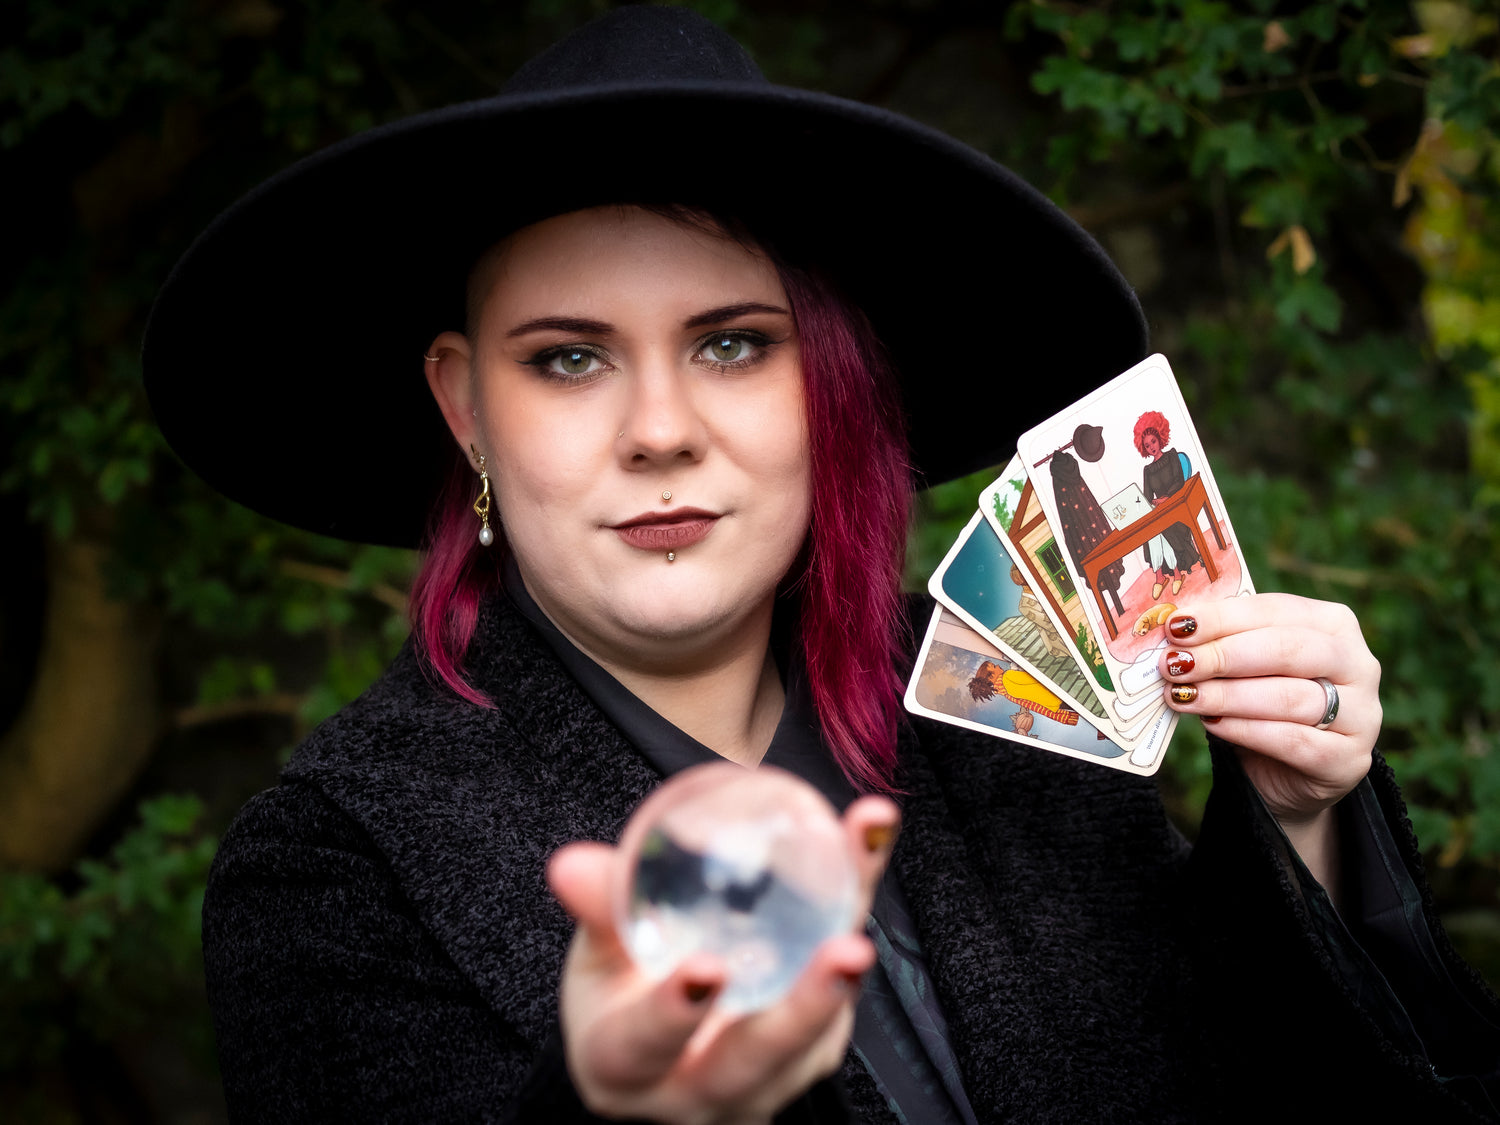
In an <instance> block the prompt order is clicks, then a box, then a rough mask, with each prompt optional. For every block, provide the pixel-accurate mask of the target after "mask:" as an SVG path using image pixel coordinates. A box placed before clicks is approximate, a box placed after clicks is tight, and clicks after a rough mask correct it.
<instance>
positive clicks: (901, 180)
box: [143, 82, 1147, 546]
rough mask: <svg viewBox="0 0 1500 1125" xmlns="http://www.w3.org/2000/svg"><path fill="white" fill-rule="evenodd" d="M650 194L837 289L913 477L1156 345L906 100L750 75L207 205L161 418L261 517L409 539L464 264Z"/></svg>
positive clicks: (1058, 226)
mask: <svg viewBox="0 0 1500 1125" xmlns="http://www.w3.org/2000/svg"><path fill="white" fill-rule="evenodd" d="M648 200H649V201H659V202H668V201H670V202H678V203H685V204H700V205H705V206H710V207H716V208H721V209H725V210H727V211H729V212H730V213H734V214H737V215H742V216H744V217H745V218H746V219H747V220H748V221H749V223H750V224H751V226H752V227H756V228H763V229H767V230H771V231H774V232H775V241H776V244H777V246H778V249H780V250H781V251H782V252H783V253H785V254H788V255H789V256H790V257H792V258H794V259H795V260H799V261H804V262H811V263H816V264H817V265H818V266H819V267H820V268H821V269H823V270H824V271H826V272H827V273H828V274H830V275H831V276H832V277H833V278H834V279H835V280H836V281H837V282H838V283H839V284H840V285H841V286H842V287H843V289H844V290H845V292H846V294H847V295H848V296H849V297H850V298H851V299H852V300H853V301H855V302H856V303H857V304H858V305H859V306H860V307H861V308H863V309H864V310H865V312H866V314H867V315H868V316H869V317H870V319H871V321H872V323H873V324H874V326H875V328H876V331H877V332H878V333H879V334H880V336H881V338H882V339H883V340H884V342H885V344H886V346H887V348H888V349H889V351H890V353H891V356H892V357H893V359H894V362H895V364H896V367H897V370H898V371H899V373H900V377H901V382H902V386H903V390H904V396H905V405H906V409H907V414H908V418H909V425H910V436H911V441H912V447H913V454H914V458H915V462H916V465H917V467H918V469H919V471H920V473H921V474H922V478H923V482H924V483H927V484H933V483H938V482H940V481H944V480H948V479H951V478H953V477H956V476H960V475H963V474H964V473H967V472H972V471H974V470H976V469H979V468H982V467H985V466H987V465H992V464H996V463H998V462H1000V461H1002V460H1005V459H1007V458H1008V457H1009V455H1010V453H1011V451H1012V450H1013V449H1014V440H1015V436H1016V435H1017V434H1019V433H1021V432H1022V431H1024V430H1026V429H1028V428H1030V427H1031V426H1032V425H1034V424H1036V423H1038V422H1040V421H1042V420H1043V419H1045V418H1046V417H1048V416H1050V415H1051V414H1052V413H1055V412H1056V411H1057V410H1058V409H1060V408H1062V407H1063V406H1065V405H1067V404H1068V403H1069V402H1071V401H1072V400H1074V399H1076V398H1078V397H1080V396H1081V395H1082V394H1083V393H1084V392H1086V391H1088V390H1090V389H1092V388H1093V387H1094V386H1096V385H1098V384H1099V383H1100V382H1103V381H1104V380H1106V379H1108V378H1111V377H1112V376H1114V375H1116V374H1118V373H1119V372H1121V371H1124V370H1125V369H1127V368H1128V367H1130V366H1131V365H1133V364H1134V363H1136V362H1137V361H1138V360H1140V359H1141V358H1142V357H1143V356H1144V355H1145V354H1146V351H1147V346H1146V345H1147V337H1146V327H1145V321H1144V317H1143V316H1142V314H1141V310H1140V306H1139V304H1138V303H1137V301H1136V299H1135V296H1134V293H1133V292H1132V291H1131V289H1130V287H1129V285H1128V284H1127V283H1126V282H1125V281H1124V279H1123V278H1122V277H1121V276H1120V274H1119V272H1118V270H1116V268H1115V267H1114V265H1113V263H1112V262H1110V260H1109V258H1108V256H1107V255H1106V254H1105V253H1104V252H1103V251H1102V250H1101V249H1100V248H1099V246H1098V245H1097V244H1096V243H1095V242H1094V241H1093V239H1092V238H1090V237H1089V236H1088V235H1087V234H1086V233H1085V232H1084V231H1083V230H1082V229H1081V228H1080V227H1079V226H1078V225H1077V224H1076V223H1074V222H1073V221H1072V220H1071V219H1070V218H1068V217H1067V215H1066V214H1064V213H1063V212H1062V211H1061V210H1060V209H1058V208H1057V207H1056V206H1055V205H1053V204H1052V203H1051V202H1050V201H1049V200H1047V199H1046V198H1045V197H1044V196H1042V195H1041V194H1040V193H1038V192H1037V191H1036V190H1035V189H1034V188H1032V187H1031V186H1030V185H1028V184H1027V183H1025V182H1024V181H1023V180H1021V179H1020V178H1019V177H1017V176H1016V175H1014V174H1013V173H1011V172H1010V171H1008V170H1007V169H1005V168H1003V167H1001V166H1000V165H998V164H996V163H994V162H993V161H991V160H989V159H987V158H986V157H984V156H983V155H981V154H980V153H978V152H976V151H974V150H973V149H971V148H969V147H967V146H966V145H963V144H961V143H960V142H958V141H955V140H953V139H952V138H950V137H947V136H946V135H944V134H942V133H939V132H937V131H935V130H933V129H929V128H926V127H925V126H922V125H920V124H918V123H916V122H913V121H911V120H909V119H907V118H904V117H901V116H899V115H897V114H894V113H890V112H888V111H885V110H881V109H878V108H875V107H872V106H866V105H862V104H860V103H856V102H850V101H846V100H844V99H841V98H835V97H832V96H830V95H825V94H818V93H813V92H810V91H801V90H792V89H787V88H783V87H777V86H770V85H767V84H763V83H751V82H744V83H723V82H712V83H707V82H705V83H696V82H695V83H654V84H652V85H650V86H639V87H637V86H615V87H602V88H595V89H592V90H581V91H579V90H573V91H568V92H563V93H544V94H530V95H521V96H514V95H513V96H504V95H502V96H501V97H497V98H491V99H487V100H484V101H479V102H470V103H465V104H462V105H456V106H450V107H448V108H445V109H441V110H437V111H434V112H431V113H426V114H422V115H419V116H416V117H412V118H408V119H405V120H403V121H398V122H395V123H392V124H391V125H387V126H383V127H380V128H377V129H373V130H370V131H369V132H366V133H362V134H360V135H358V136H355V137H353V138H350V139H349V140H347V141H344V142H342V143H340V144H338V145H334V146H331V147H330V148H328V149H326V150H324V151H323V152H321V153H318V154H316V155H314V156H312V157H309V158H308V159H306V160H304V161H302V162H300V163H298V164H296V165H294V166H293V167H291V168H289V169H287V170H286V171H285V172H283V173H281V174H280V175H278V176H276V177H275V178H273V179H271V180H269V181H267V182H266V183H265V184H263V185H261V186H260V187H259V188H257V189H256V190H254V191H252V192H251V193H250V194H248V195H246V196H245V197H244V198H243V199H241V200H240V201H239V202H237V203H236V204H234V205H233V206H232V207H230V208H229V210H227V211H226V212H225V213H224V214H223V215H221V216H220V217H219V218H218V219H217V220H216V221H215V222H214V224H213V225H212V226H211V227H210V228H209V229H208V230H207V231H205V232H204V233H203V235H202V236H201V237H200V238H199V239H198V240H197V241H196V242H195V243H194V244H193V246H192V247H191V249H190V250H189V251H188V252H187V254H186V255H184V257H183V258H182V260H181V261H180V262H179V263H178V264H177V267H176V268H175V269H174V271H173V272H172V274H171V276H170V277H169V278H168V280H167V283H166V284H165V286H164V287H163V289H162V291H161V294H160V295H159V297H158V299H157V303H156V306H155V308H154V309H153V312H152V316H151V320H150V323H149V325H148V328H147V333H146V341H145V352H144V357H143V361H144V370H145V378H146V388H147V392H148V394H149V396H150V400H151V403H152V407H153V410H154V411H155V413H156V417H157V421H158V423H159V425H160V426H161V429H162V432H163V434H164V435H165V436H166V438H167V441H168V443H169V444H170V445H171V446H172V448H173V449H174V450H175V451H176V452H177V453H178V455H179V456H181V457H182V459H183V460H184V461H185V462H186V463H187V464H188V465H189V466H191V467H192V468H193V469H194V470H195V471H197V472H198V473H199V474H200V475H201V476H202V477H203V478H204V479H205V480H206V481H207V482H208V483H209V484H210V485H212V486H213V487H214V488H216V489H218V490H219V491H221V492H223V493H224V494H225V495H227V496H229V497H230V498H232V499H234V500H236V501H238V502H240V503H242V504H244V505H246V506H248V507H250V508H253V509H255V510H256V511H259V512H262V513H264V514H266V515H268V516H271V517H273V518H275V519H277V520H281V521H283V522H285V523H288V524H292V525H294V526H297V527H301V528H306V529H308V530H312V531H316V532H320V533H322V534H326V535H333V536H337V537H340V538H344V539H352V540H356V541H360V542H368V543H380V544H390V545H396V546H414V545H417V544H418V543H419V542H420V540H421V537H422V534H423V531H424V527H425V523H426V520H427V516H428V510H429V508H430V507H431V504H432V502H433V499H434V498H435V496H436V495H437V493H438V490H439V487H440V485H441V482H442V477H443V474H444V472H445V471H446V469H447V466H448V465H449V464H450V462H451V457H452V454H451V441H452V438H451V436H450V435H449V433H448V430H447V428H446V426H445V425H444V423H443V420H442V418H441V415H440V414H439V413H438V411H437V408H436V406H435V405H434V404H433V402H432V399H431V396H430V394H429V393H428V390H427V386H426V382H425V380H424V378H423V369H422V359H421V357H422V353H423V352H424V350H425V349H426V347H427V346H428V345H429V344H430V343H431V341H432V339H433V338H434V337H435V336H436V335H437V334H438V333H440V332H442V331H445V330H450V329H453V330H461V329H462V328H463V320H464V300H465V292H464V290H465V284H466V279H467V274H468V271H469V268H470V267H471V266H472V264H473V262H474V260H475V259H476V258H477V256H478V255H479V254H480V253H481V252H482V251H483V250H484V249H485V248H486V247H488V246H490V245H493V243H494V242H496V241H497V240H498V239H500V238H502V237H504V236H505V235H506V234H508V233H510V232H512V231H515V230H518V229H520V228H521V227H523V226H526V225H528V224H530V223H533V222H536V221H539V220H540V219H543V218H546V217H549V216H552V215H557V214H563V213H566V212H569V211H574V210H579V209H581V208H585V207H590V206H596V205H599V204H603V203H609V202H618V201H648Z"/></svg>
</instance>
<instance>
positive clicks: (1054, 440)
mask: <svg viewBox="0 0 1500 1125" xmlns="http://www.w3.org/2000/svg"><path fill="white" fill-rule="evenodd" d="M1019 452H1020V456H1021V460H1022V463H1023V464H1024V465H1025V468H1026V472H1027V474H1028V476H1029V477H1030V479H1031V482H1032V485H1033V486H1034V488H1035V491H1036V496H1037V499H1038V500H1039V502H1040V503H1041V506H1042V510H1043V512H1045V513H1046V516H1047V520H1048V522H1049V523H1050V524H1051V525H1052V527H1054V528H1056V529H1058V530H1059V531H1060V532H1061V533H1062V534H1061V537H1060V539H1059V540H1058V542H1059V544H1060V546H1061V548H1062V555H1063V562H1064V563H1065V564H1066V566H1067V569H1068V575H1069V577H1070V578H1071V579H1072V581H1073V584H1074V587H1075V588H1076V590H1077V591H1078V594H1079V601H1080V602H1081V604H1082V608H1083V612H1084V615H1085V617H1086V618H1087V620H1088V622H1089V625H1090V626H1091V627H1092V628H1093V631H1094V636H1095V637H1096V638H1097V639H1098V641H1099V642H1100V644H1101V651H1102V653H1103V656H1104V662H1105V667H1106V669H1107V670H1108V672H1109V675H1110V678H1111V680H1112V682H1113V684H1114V687H1115V692H1116V694H1117V695H1123V696H1125V697H1126V698H1127V699H1133V698H1136V697H1137V696H1139V695H1141V694H1144V693H1145V692H1147V691H1159V688H1160V674H1159V673H1158V671H1157V658H1158V655H1159V654H1160V652H1161V651H1162V649H1164V648H1165V647H1166V646H1167V644H1168V638H1167V634H1166V628H1165V625H1166V621H1167V619H1168V617H1169V616H1170V615H1171V613H1172V611H1173V610H1174V609H1176V607H1177V605H1178V604H1180V603H1184V602H1187V601H1190V600H1191V601H1203V600H1205V599H1212V598H1226V597H1235V596H1237V595H1240V594H1248V593H1251V592H1252V591H1253V586H1252V585H1251V582H1250V572H1249V569H1248V568H1247V567H1246V566H1245V559H1244V556H1243V554H1241V552H1240V548H1239V544H1238V541H1237V540H1236V538H1235V535H1234V530H1233V528H1231V527H1230V524H1229V517H1228V514H1227V513H1226V512H1225V510H1224V500H1223V498H1222V497H1221V496H1220V495H1219V489H1218V485H1217V484H1216V483H1215V482H1214V477H1213V472H1212V470H1211V469H1210V468H1209V465H1208V458H1207V457H1206V456H1204V453H1203V447H1202V445H1201V444H1200V443H1199V440H1198V434H1197V432H1196V431H1195V430H1194V428H1193V423H1192V419H1191V418H1190V417H1189V416H1188V411H1187V406H1186V405H1185V404H1184V402H1183V400H1182V394H1181V392H1180V391H1179V390H1178V388H1177V381H1176V379H1175V378H1174V377H1173V375H1172V369H1171V367H1170V366H1169V365H1168V363H1167V361H1166V358H1165V357H1164V356H1161V355H1153V356H1151V357H1150V358H1149V359H1146V360H1143V361H1142V362H1141V363H1138V364H1137V365H1136V366H1134V367H1132V368H1131V369H1130V370H1129V371H1127V372H1125V373H1124V374H1123V375H1121V376H1119V377H1118V378H1116V379H1113V380H1111V381H1110V382H1108V383H1106V384H1105V385H1104V386H1102V387H1100V388H1099V389H1098V390H1097V391H1095V392H1094V393H1093V394H1091V395H1089V396H1087V397H1086V398H1083V399H1081V400H1080V401H1078V402H1077V403H1075V404H1073V405H1072V406H1070V407H1068V408H1067V409H1066V410H1064V411H1062V412H1060V413H1059V414H1056V415H1054V416H1053V417H1052V418H1050V419H1048V420H1047V421H1046V422H1043V423H1042V424H1041V425H1039V426H1037V427H1036V428H1035V429H1032V430H1029V431H1027V432H1026V433H1025V434H1023V435H1021V440H1020V443H1019Z"/></svg>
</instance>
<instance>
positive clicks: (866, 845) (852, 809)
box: [844, 797, 901, 916]
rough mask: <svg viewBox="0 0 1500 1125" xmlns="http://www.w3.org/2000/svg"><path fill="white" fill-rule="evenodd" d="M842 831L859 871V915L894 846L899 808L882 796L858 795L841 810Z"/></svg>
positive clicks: (877, 881)
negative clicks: (857, 797) (845, 808)
mask: <svg viewBox="0 0 1500 1125" xmlns="http://www.w3.org/2000/svg"><path fill="white" fill-rule="evenodd" d="M844 831H845V833H846V834H847V836H848V837H849V854H850V855H852V856H853V857H854V864H855V869H856V870H857V871H858V872H859V903H860V904H861V905H860V911H859V913H860V915H861V916H863V915H864V914H865V913H866V912H868V910H869V907H870V903H871V901H872V900H873V899H874V897H875V888H876V887H877V886H878V885H879V884H880V879H881V876H882V875H884V874H885V869H886V865H887V864H888V863H889V862H890V859H891V853H892V852H893V851H894V850H895V847H896V837H897V835H898V834H899V833H900V831H901V810H900V809H898V808H897V807H896V803H895V802H894V801H891V800H889V799H887V798H885V797H861V798H860V799H859V800H857V801H855V802H854V803H853V804H851V805H850V806H849V808H848V809H847V810H846V811H845V812H844Z"/></svg>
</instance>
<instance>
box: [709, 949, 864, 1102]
mask: <svg viewBox="0 0 1500 1125" xmlns="http://www.w3.org/2000/svg"><path fill="white" fill-rule="evenodd" d="M874 963H875V946H874V945H873V944H872V943H871V942H870V940H869V939H868V938H865V937H860V936H856V935H854V934H844V935H840V936H839V937H834V938H829V939H828V940H827V941H825V942H824V943H823V944H822V945H820V946H819V947H818V950H817V952H816V953H815V954H814V955H813V959H812V961H811V962H810V963H809V964H808V966H807V968H806V969H804V970H803V972H802V974H801V975H800V976H799V977H798V978H797V981H796V983H795V984H793V985H792V989H791V991H790V992H788V993H787V995H786V996H785V998H783V999H782V1000H781V1001H780V1002H779V1003H777V1004H775V1005H773V1006H771V1007H770V1008H767V1009H766V1010H765V1011H762V1012H756V1013H754V1014H752V1015H748V1016H746V1017H745V1018H744V1019H742V1020H739V1021H737V1022H735V1023H733V1024H730V1025H729V1026H728V1027H726V1028H725V1029H724V1031H723V1032H722V1034H720V1035H719V1036H718V1037H716V1038H715V1039H714V1040H713V1042H712V1043H711V1045H710V1046H709V1047H708V1049H707V1050H706V1052H705V1055H704V1057H703V1059H702V1063H703V1065H704V1067H705V1068H707V1069H710V1070H713V1071H714V1072H715V1073H716V1074H717V1076H718V1079H717V1081H716V1086H717V1093H718V1094H719V1096H721V1097H724V1098H725V1099H726V1100H728V1101H736V1100H739V1099H741V1098H745V1097H748V1096H750V1095H752V1094H754V1093H757V1092H758V1091H759V1088H760V1087H762V1086H763V1085H764V1084H765V1083H766V1082H767V1081H768V1080H770V1079H771V1078H773V1077H774V1078H775V1079H776V1080H777V1081H780V1082H787V1081H789V1080H790V1081H791V1082H793V1083H794V1084H797V1085H798V1086H799V1088H800V1085H802V1084H805V1078H807V1077H811V1076H813V1075H814V1074H816V1075H818V1076H821V1074H822V1073H824V1072H825V1068H828V1069H832V1068H836V1067H837V1066H838V1063H839V1060H841V1059H842V1057H843V1052H844V1046H845V1043H846V1042H847V1039H848V1033H849V1031H850V1030H852V1028H853V1012H854V1000H855V998H856V996H857V994H858V990H859V982H860V980H861V979H862V978H863V976H864V974H865V973H866V972H868V971H869V969H870V967H871V966H872V965H874ZM839 1027H842V1029H843V1035H842V1036H841V1037H840V1036H837V1035H834V1036H831V1040H832V1041H834V1049H833V1050H832V1051H831V1053H830V1055H829V1057H826V1058H823V1057H819V1058H810V1057H809V1049H810V1048H811V1047H812V1045H813V1044H815V1043H819V1042H820V1041H825V1037H829V1033H830V1031H832V1030H836V1029H837V1028H839ZM809 1068H811V1069H809Z"/></svg>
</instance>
